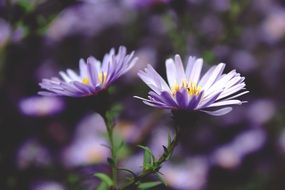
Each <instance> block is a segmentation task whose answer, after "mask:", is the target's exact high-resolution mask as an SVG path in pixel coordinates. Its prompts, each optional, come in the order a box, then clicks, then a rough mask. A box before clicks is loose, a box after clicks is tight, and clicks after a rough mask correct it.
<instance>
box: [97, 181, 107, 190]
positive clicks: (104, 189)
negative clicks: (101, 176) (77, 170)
mask: <svg viewBox="0 0 285 190" xmlns="http://www.w3.org/2000/svg"><path fill="white" fill-rule="evenodd" d="M108 189H109V188H108V185H107V184H106V183H104V182H101V183H100V185H99V186H98V187H97V188H96V190H108Z"/></svg>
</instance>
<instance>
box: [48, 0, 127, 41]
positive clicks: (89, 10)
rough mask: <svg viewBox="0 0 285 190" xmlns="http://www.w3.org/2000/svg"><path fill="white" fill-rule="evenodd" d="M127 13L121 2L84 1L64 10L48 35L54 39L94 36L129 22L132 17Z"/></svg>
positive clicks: (50, 28)
mask: <svg viewBox="0 0 285 190" xmlns="http://www.w3.org/2000/svg"><path fill="white" fill-rule="evenodd" d="M106 13H108V16H107V15H106ZM127 13H128V12H127V11H126V10H125V9H124V8H123V7H122V6H120V3H114V1H111V0H98V1H83V2H81V3H80V4H76V5H73V6H71V7H69V8H67V9H65V10H63V12H61V14H60V15H59V16H58V17H57V18H56V19H55V20H54V21H53V22H52V23H51V26H50V27H49V29H48V31H47V34H46V35H47V37H48V38H49V39H53V40H60V39H62V38H64V37H66V36H70V35H73V34H83V35H87V36H92V35H95V34H97V33H99V32H101V31H102V30H104V29H106V28H108V27H110V26H113V25H120V24H124V23H127V21H128V20H129V19H130V18H131V17H130V16H128V14H127ZM104 15H105V16H104Z"/></svg>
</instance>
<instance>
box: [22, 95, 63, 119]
mask: <svg viewBox="0 0 285 190" xmlns="http://www.w3.org/2000/svg"><path fill="white" fill-rule="evenodd" d="M19 108H20V110H21V112H22V113H23V114H25V115H29V116H47V115H53V114H56V113H59V112H61V111H62V110H63V109H64V102H63V101H62V100H61V99H60V98H57V97H40V96H33V97H29V98H25V99H23V100H21V101H20V103H19Z"/></svg>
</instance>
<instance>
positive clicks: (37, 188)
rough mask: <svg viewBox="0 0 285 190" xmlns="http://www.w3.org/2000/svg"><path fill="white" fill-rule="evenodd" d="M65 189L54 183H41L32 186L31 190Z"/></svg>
mask: <svg viewBox="0 0 285 190" xmlns="http://www.w3.org/2000/svg"><path fill="white" fill-rule="evenodd" d="M65 189H66V188H65V187H64V186H63V185H62V184H60V183H58V182H55V181H41V182H37V183H35V184H34V185H33V187H32V190H65Z"/></svg>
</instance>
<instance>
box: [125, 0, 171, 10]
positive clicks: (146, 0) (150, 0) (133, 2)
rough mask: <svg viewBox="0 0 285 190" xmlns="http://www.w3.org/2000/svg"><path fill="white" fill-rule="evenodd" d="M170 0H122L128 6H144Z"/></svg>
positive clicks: (164, 2)
mask: <svg viewBox="0 0 285 190" xmlns="http://www.w3.org/2000/svg"><path fill="white" fill-rule="evenodd" d="M170 1H171V0H124V3H125V4H126V5H127V6H129V7H135V8H144V7H150V6H153V5H157V4H166V3H169V2H170Z"/></svg>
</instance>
